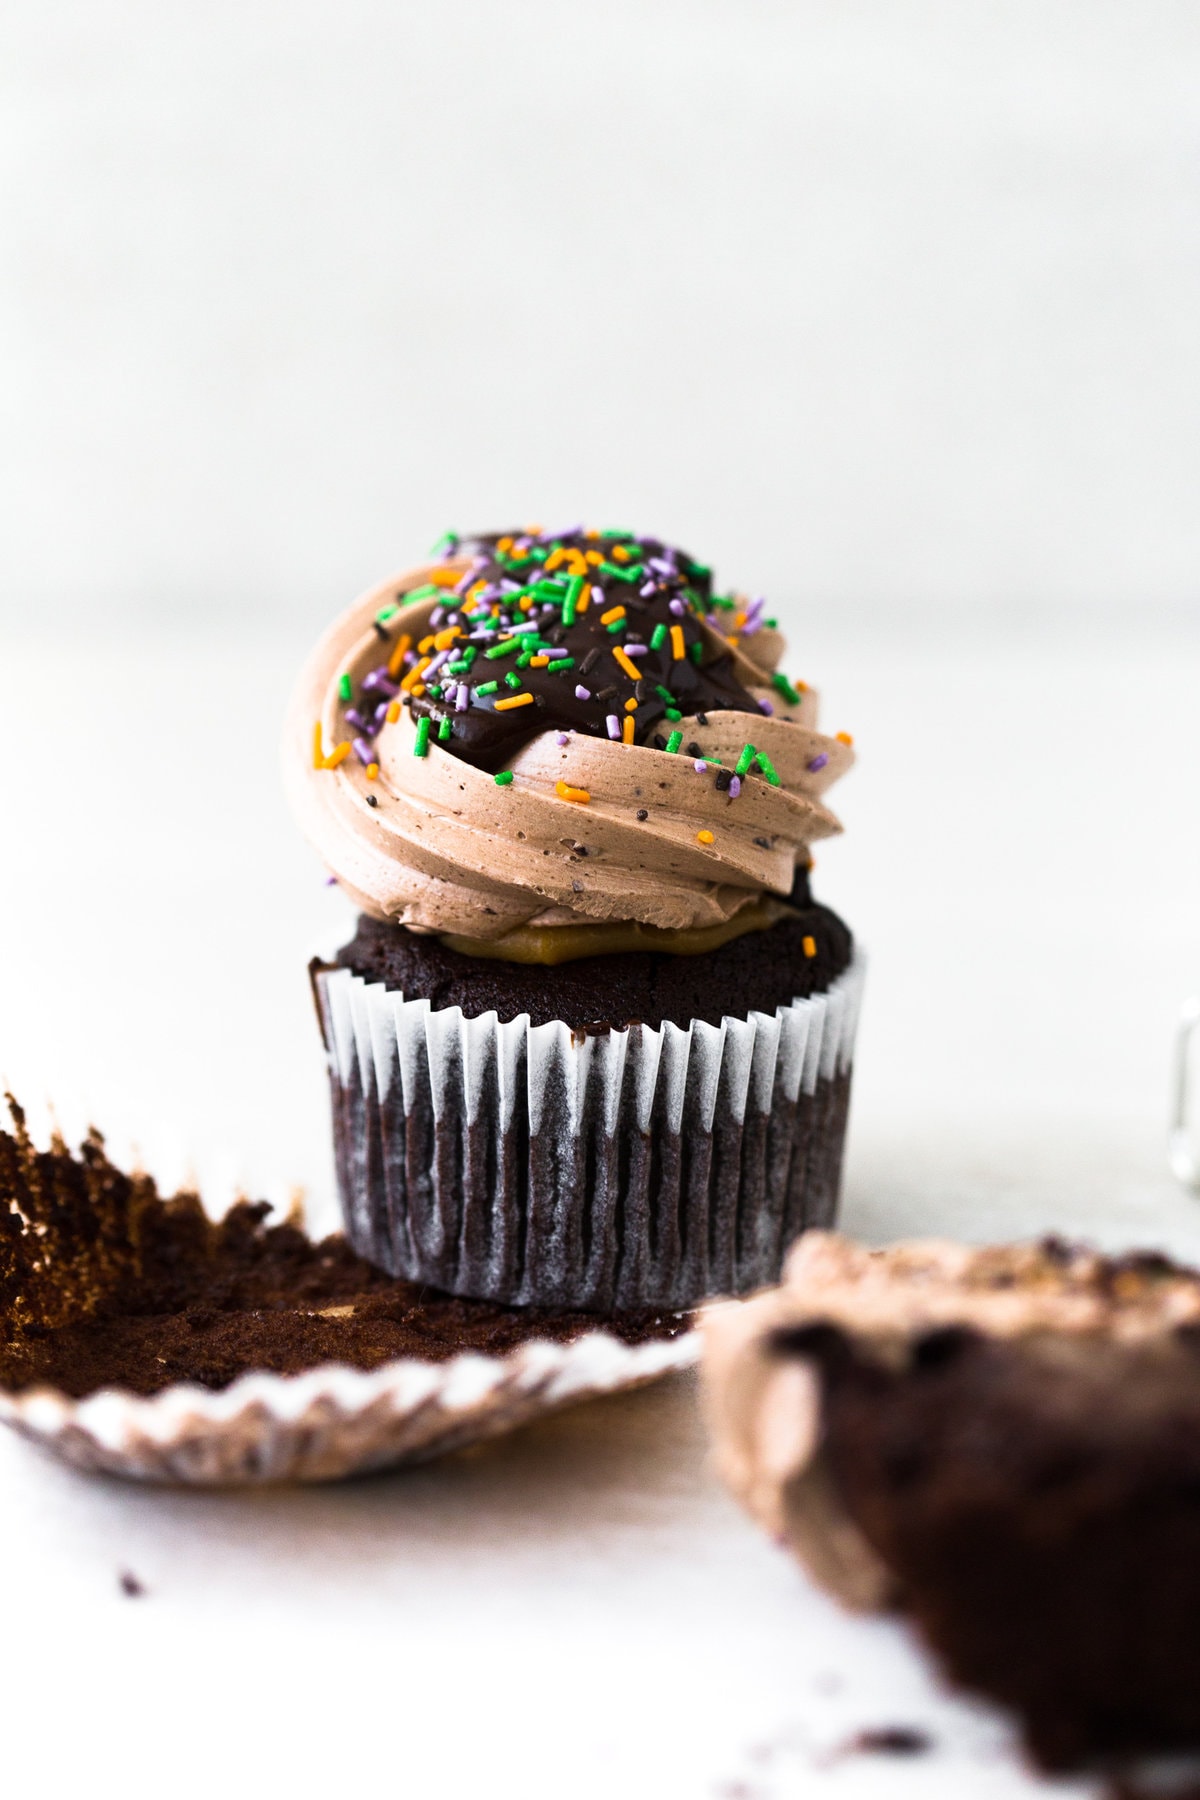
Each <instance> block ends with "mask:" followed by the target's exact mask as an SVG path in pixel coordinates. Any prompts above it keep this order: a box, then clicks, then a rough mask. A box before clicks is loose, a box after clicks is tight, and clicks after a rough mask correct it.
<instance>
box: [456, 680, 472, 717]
mask: <svg viewBox="0 0 1200 1800" xmlns="http://www.w3.org/2000/svg"><path fill="white" fill-rule="evenodd" d="M470 704H471V690H470V688H469V687H468V686H467V684H466V682H465V681H460V682H459V684H458V693H457V694H456V695H455V697H454V710H455V712H466V710H467V708H468V706H470Z"/></svg>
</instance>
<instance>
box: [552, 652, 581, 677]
mask: <svg viewBox="0 0 1200 1800" xmlns="http://www.w3.org/2000/svg"><path fill="white" fill-rule="evenodd" d="M574 667H575V658H574V657H573V656H560V657H559V659H558V661H557V662H552V663H547V664H546V673H547V675H561V674H562V671H563V670H564V669H573V668H574Z"/></svg>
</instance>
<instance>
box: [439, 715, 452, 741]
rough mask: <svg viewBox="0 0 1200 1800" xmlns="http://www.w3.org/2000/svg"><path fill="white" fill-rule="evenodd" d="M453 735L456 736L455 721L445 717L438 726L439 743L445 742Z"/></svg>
mask: <svg viewBox="0 0 1200 1800" xmlns="http://www.w3.org/2000/svg"><path fill="white" fill-rule="evenodd" d="M453 736H454V723H453V721H452V720H450V719H443V720H442V722H441V724H440V725H439V726H438V743H439V744H444V743H445V742H446V740H447V739H448V738H452V737H453Z"/></svg>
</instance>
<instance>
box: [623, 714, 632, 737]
mask: <svg viewBox="0 0 1200 1800" xmlns="http://www.w3.org/2000/svg"><path fill="white" fill-rule="evenodd" d="M633 727H634V718H633V714H632V713H626V714H625V717H624V718H623V719H622V720H621V741H622V743H625V744H632V742H633Z"/></svg>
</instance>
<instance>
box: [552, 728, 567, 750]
mask: <svg viewBox="0 0 1200 1800" xmlns="http://www.w3.org/2000/svg"><path fill="white" fill-rule="evenodd" d="M554 741H555V743H556V744H557V745H558V747H559V749H560V750H561V749H562V747H563V745H564V744H569V743H570V741H571V740H570V738H569V737H568V735H567V733H566V732H565V731H556V732H555V734H554Z"/></svg>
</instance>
